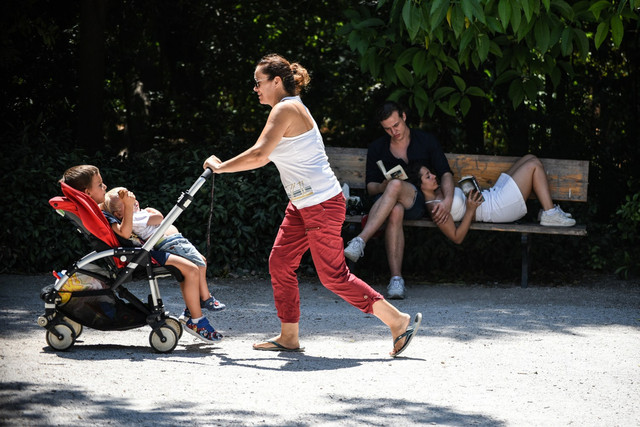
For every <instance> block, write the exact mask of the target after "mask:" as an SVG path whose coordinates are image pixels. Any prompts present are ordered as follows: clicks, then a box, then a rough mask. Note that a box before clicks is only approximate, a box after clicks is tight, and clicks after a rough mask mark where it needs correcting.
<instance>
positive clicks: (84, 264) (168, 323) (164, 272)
mask: <svg viewBox="0 0 640 427" xmlns="http://www.w3.org/2000/svg"><path fill="white" fill-rule="evenodd" d="M211 174H212V171H211V170H210V169H207V170H205V171H204V173H203V174H202V175H201V176H200V177H199V178H198V179H197V180H196V182H195V183H194V184H193V185H192V186H191V188H190V189H189V190H188V191H187V192H186V193H182V194H181V195H180V197H179V198H178V201H177V203H176V205H175V206H174V207H173V208H172V209H171V211H170V212H169V213H168V214H167V215H166V217H165V218H164V220H163V221H162V224H161V225H160V227H159V228H158V230H157V231H156V232H155V233H154V234H153V236H151V237H150V238H149V239H148V240H147V241H146V242H145V243H144V245H143V246H142V247H133V244H132V242H130V241H128V240H124V239H120V238H119V236H117V235H116V233H114V232H113V230H112V229H111V226H110V225H109V222H108V221H107V219H106V218H105V216H104V215H103V213H102V212H101V210H100V208H99V207H98V205H97V204H96V203H95V201H93V199H91V198H90V197H89V196H88V195H86V194H85V193H83V192H81V191H77V190H75V189H73V188H71V187H69V186H68V185H66V184H65V183H61V186H62V192H63V194H64V195H65V196H64V197H62V196H58V197H54V198H52V199H51V200H49V204H50V205H51V206H52V207H53V208H54V209H56V210H57V211H58V213H60V214H61V215H63V216H64V217H66V218H68V219H69V220H71V221H72V223H73V224H74V225H75V226H76V227H77V228H78V230H79V231H80V232H81V233H82V234H83V235H84V236H85V237H87V238H88V239H89V241H90V243H91V245H92V247H93V249H94V251H93V252H91V253H89V254H87V255H85V256H84V257H83V258H81V259H80V260H78V261H76V262H75V263H74V264H73V265H72V266H71V267H70V268H69V269H67V270H66V271H62V272H61V273H57V272H55V271H54V276H56V282H55V284H53V285H49V286H47V287H45V288H43V289H42V291H41V293H40V297H41V298H42V299H43V300H44V303H45V304H44V307H45V312H44V314H43V315H41V316H40V317H39V318H38V325H40V326H42V327H43V328H45V329H46V330H47V332H46V340H47V344H49V346H50V347H51V348H53V349H55V350H59V351H64V350H67V349H69V348H70V347H71V346H72V345H73V344H74V343H75V341H76V339H77V338H78V337H79V336H80V334H81V333H82V331H83V326H86V327H89V328H93V329H97V330H102V331H122V330H127V329H133V328H139V327H141V326H145V325H149V326H150V327H151V333H150V334H149V344H150V345H151V348H153V350H154V351H156V352H158V353H170V352H171V351H173V349H175V347H176V345H177V344H178V340H179V339H180V337H181V336H182V326H181V324H180V322H179V321H178V319H177V318H176V317H174V316H169V315H168V313H167V312H165V310H164V305H163V303H162V299H161V298H160V290H159V288H158V281H157V279H158V278H159V277H166V276H170V275H173V276H174V277H175V278H176V279H177V280H178V281H182V279H183V278H182V275H181V274H180V272H179V271H178V270H177V269H175V268H171V267H169V266H167V267H163V266H160V265H157V263H155V261H154V260H153V259H152V258H151V256H150V253H149V251H150V250H151V249H153V247H154V245H155V244H156V243H157V242H158V241H159V240H160V238H161V237H162V236H163V235H164V233H165V231H166V230H167V228H169V226H171V224H173V223H174V221H175V220H176V219H177V218H178V216H180V214H181V213H182V212H183V211H184V210H185V209H186V208H187V207H188V206H189V204H190V203H191V201H192V200H193V196H194V195H195V194H196V193H197V191H198V190H199V189H200V187H202V185H203V184H204V182H205V181H206V180H207V178H208V177H209V176H211ZM138 278H146V279H147V280H148V281H149V288H150V294H149V295H148V297H147V302H142V300H140V299H138V298H137V297H136V296H135V295H133V294H132V293H131V292H130V291H129V290H128V289H127V288H125V286H124V284H125V283H127V282H129V281H131V280H133V279H138Z"/></svg>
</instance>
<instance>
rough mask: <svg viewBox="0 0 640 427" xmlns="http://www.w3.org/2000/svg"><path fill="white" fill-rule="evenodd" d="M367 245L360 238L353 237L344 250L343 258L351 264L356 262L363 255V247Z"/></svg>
mask: <svg viewBox="0 0 640 427" xmlns="http://www.w3.org/2000/svg"><path fill="white" fill-rule="evenodd" d="M365 246H367V244H366V243H365V242H364V240H362V238H360V237H354V238H353V239H351V241H350V242H349V244H348V245H347V247H346V248H344V256H345V257H347V258H349V259H350V260H351V261H353V262H358V259H360V257H362V256H363V255H364V247H365Z"/></svg>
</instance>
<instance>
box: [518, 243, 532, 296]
mask: <svg viewBox="0 0 640 427" xmlns="http://www.w3.org/2000/svg"><path fill="white" fill-rule="evenodd" d="M520 242H521V243H522V277H521V279H520V286H521V287H523V288H526V287H527V286H528V285H529V248H530V247H531V241H530V240H529V234H528V233H522V235H521V237H520Z"/></svg>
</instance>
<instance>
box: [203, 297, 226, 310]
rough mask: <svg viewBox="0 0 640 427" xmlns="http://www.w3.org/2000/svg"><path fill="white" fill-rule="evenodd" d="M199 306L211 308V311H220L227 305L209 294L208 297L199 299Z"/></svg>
mask: <svg viewBox="0 0 640 427" xmlns="http://www.w3.org/2000/svg"><path fill="white" fill-rule="evenodd" d="M200 307H201V308H206V309H207V310H211V311H222V310H224V309H225V308H226V307H227V306H226V305H224V304H223V303H221V302H220V301H218V300H217V299H216V297H214V296H213V295H211V294H210V296H209V299H206V300H204V301H200Z"/></svg>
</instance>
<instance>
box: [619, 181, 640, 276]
mask: <svg viewBox="0 0 640 427" xmlns="http://www.w3.org/2000/svg"><path fill="white" fill-rule="evenodd" d="M639 184H640V183H639V182H635V184H634V183H633V182H632V181H631V180H630V181H629V195H627V197H626V200H625V203H623V204H622V206H621V207H620V209H618V211H617V212H616V218H615V220H616V221H615V226H616V227H615V230H614V236H615V237H614V238H615V241H616V244H615V248H616V251H615V258H614V259H615V265H616V266H617V268H616V273H618V274H620V275H622V276H624V277H625V278H627V277H629V276H630V275H637V274H638V273H640V263H639V262H638V260H640V191H639V187H640V185H639Z"/></svg>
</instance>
